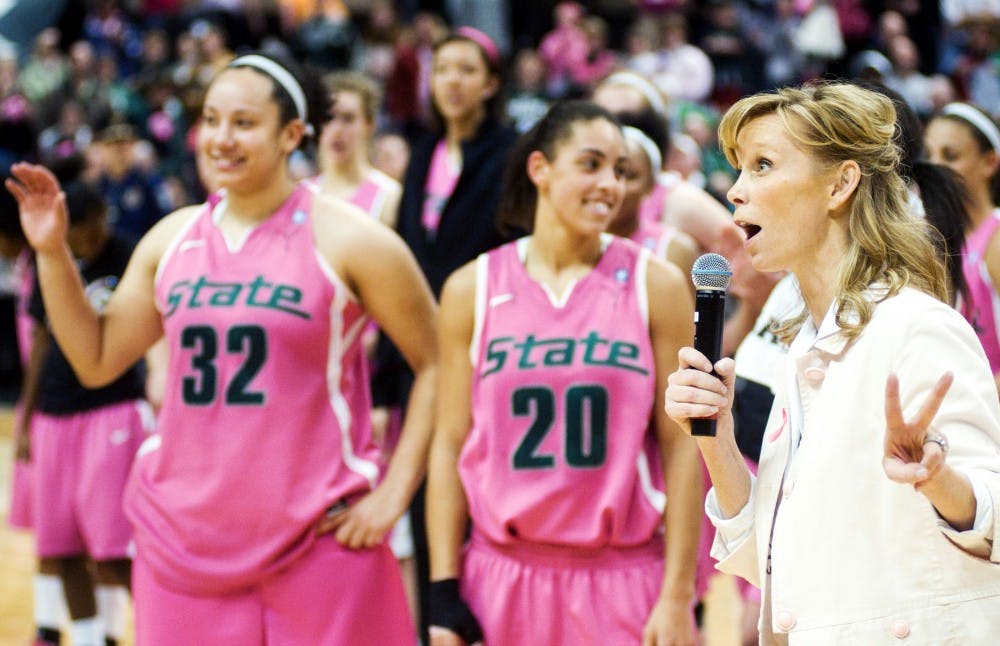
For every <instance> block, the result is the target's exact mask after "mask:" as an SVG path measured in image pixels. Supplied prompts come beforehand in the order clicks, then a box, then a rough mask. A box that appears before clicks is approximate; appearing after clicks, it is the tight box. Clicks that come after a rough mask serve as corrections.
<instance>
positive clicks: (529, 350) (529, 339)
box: [480, 331, 649, 377]
mask: <svg viewBox="0 0 1000 646" xmlns="http://www.w3.org/2000/svg"><path fill="white" fill-rule="evenodd" d="M508 358H509V359H510V360H511V361H512V362H513V364H514V365H515V366H516V367H517V369H518V370H531V369H532V368H538V367H539V366H546V367H552V366H568V365H572V364H573V362H574V360H577V359H579V361H580V363H582V364H583V365H586V366H607V367H609V368H620V369H622V370H631V371H633V372H638V373H639V374H642V375H647V374H649V371H648V370H646V368H645V367H643V365H642V363H641V362H640V360H639V359H640V357H639V346H638V345H636V344H635V343H629V342H628V341H615V340H614V339H606V338H604V337H602V336H601V335H599V334H598V333H597V332H593V331H592V332H590V333H589V334H587V335H586V336H585V337H583V338H581V339H571V338H566V337H556V338H552V339H540V338H538V337H536V336H535V335H534V334H529V335H528V336H526V337H524V339H522V340H518V339H515V338H514V337H511V336H502V337H497V338H495V339H492V340H490V342H489V343H488V344H487V346H486V357H485V364H486V365H485V369H484V370H483V373H482V375H480V377H488V376H489V375H492V374H494V373H496V372H500V371H501V370H503V369H504V367H505V366H506V365H507V360H508Z"/></svg>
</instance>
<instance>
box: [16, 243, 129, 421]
mask: <svg viewBox="0 0 1000 646" xmlns="http://www.w3.org/2000/svg"><path fill="white" fill-rule="evenodd" d="M131 255H132V245H131V243H129V242H127V241H126V240H125V239H124V238H122V237H120V236H118V235H117V234H112V236H111V237H110V238H109V239H108V242H107V244H106V245H105V246H104V249H103V250H102V251H101V253H100V254H99V255H98V256H97V258H95V259H94V260H93V261H92V262H89V263H86V264H81V266H80V274H81V275H82V277H83V283H84V287H85V290H86V294H87V299H88V300H89V301H90V304H91V306H92V307H93V308H94V309H96V310H97V311H101V310H102V309H103V308H104V305H105V304H106V303H107V302H108V298H110V297H111V293H112V292H113V291H114V289H115V287H117V286H118V281H119V280H120V279H121V276H122V274H123V273H124V272H125V266H126V265H127V264H128V260H129V257H130V256H131ZM29 312H30V313H31V316H32V317H33V318H34V319H35V320H36V321H38V322H39V323H40V324H42V325H45V324H46V322H47V320H46V315H45V305H44V303H43V302H42V294H41V291H40V290H39V287H38V282H37V279H36V281H35V289H34V293H32V295H31V303H30V305H29ZM49 340H50V341H51V346H50V347H51V350H50V352H49V354H48V356H47V357H46V359H45V363H44V364H43V365H42V374H41V380H40V383H39V393H38V403H37V406H36V410H38V411H39V412H42V413H48V414H50V415H69V414H71V413H79V412H83V411H87V410H92V409H94V408H100V407H102V406H109V405H111V404H117V403H119V402H123V401H128V400H132V399H139V398H142V397H143V396H144V393H145V388H144V379H145V369H144V367H143V365H142V362H139V363H137V364H136V365H134V366H132V367H131V368H129V369H128V370H127V371H125V373H124V374H122V376H120V377H119V378H118V379H116V380H115V381H113V382H111V383H110V384H108V385H106V386H102V387H100V388H86V387H84V386H83V384H81V383H80V380H79V379H77V377H76V373H74V372H73V368H72V367H71V366H70V364H69V361H67V360H66V356H65V355H63V353H62V350H60V349H59V345H58V344H57V343H56V341H55V338H54V337H52V334H51V332H50V333H49Z"/></svg>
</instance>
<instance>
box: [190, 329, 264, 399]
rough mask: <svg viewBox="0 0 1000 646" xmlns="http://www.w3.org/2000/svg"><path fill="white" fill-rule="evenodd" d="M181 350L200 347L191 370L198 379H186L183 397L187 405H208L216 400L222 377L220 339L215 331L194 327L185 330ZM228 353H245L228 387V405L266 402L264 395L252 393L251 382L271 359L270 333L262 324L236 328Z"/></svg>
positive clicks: (230, 334)
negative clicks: (269, 354)
mask: <svg viewBox="0 0 1000 646" xmlns="http://www.w3.org/2000/svg"><path fill="white" fill-rule="evenodd" d="M181 347H182V348H185V349H191V348H197V349H198V353H197V354H195V355H194V356H193V357H192V358H191V367H192V368H194V369H195V370H197V371H198V375H197V376H189V377H184V379H183V381H182V382H181V394H182V396H183V397H184V403H186V404H191V405H194V406H206V405H208V404H211V403H212V402H213V401H215V397H216V391H217V390H218V382H219V374H218V369H217V368H216V367H215V359H216V357H217V356H218V354H219V340H218V334H217V333H216V331H215V328H212V327H209V326H207V325H192V326H191V327H186V328H184V329H183V330H181ZM226 352H228V353H230V354H245V357H244V359H243V364H242V365H241V366H240V369H239V370H237V371H236V374H235V375H233V378H232V380H231V381H230V382H229V385H228V386H226V403H227V404H230V405H235V406H246V405H259V404H263V403H264V393H262V392H256V391H251V390H249V388H248V387H249V386H250V382H251V381H253V378H254V377H256V376H257V373H258V372H259V371H260V369H261V366H263V365H264V360H265V359H267V334H266V333H265V332H264V328H262V327H260V326H259V325H234V326H233V327H231V328H229V329H228V330H227V331H226Z"/></svg>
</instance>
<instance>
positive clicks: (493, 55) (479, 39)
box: [455, 27, 500, 65]
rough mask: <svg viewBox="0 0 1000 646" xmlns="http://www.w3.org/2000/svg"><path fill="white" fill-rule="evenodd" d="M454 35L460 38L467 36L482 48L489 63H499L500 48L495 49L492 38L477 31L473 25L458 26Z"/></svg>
mask: <svg viewBox="0 0 1000 646" xmlns="http://www.w3.org/2000/svg"><path fill="white" fill-rule="evenodd" d="M455 35H456V36H461V37H462V38H468V39H469V40H471V41H472V42H474V43H475V44H477V45H479V46H480V47H482V48H483V51H484V52H486V58H488V59H490V63H492V64H493V65H499V64H500V50H499V49H497V45H496V43H494V42H493V39H492V38H490V37H489V36H487V35H486V34H484V33H483V32H481V31H479V30H478V29H476V28H475V27H459V28H458V29H456V30H455Z"/></svg>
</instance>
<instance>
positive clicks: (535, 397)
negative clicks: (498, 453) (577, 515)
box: [511, 384, 608, 469]
mask: <svg viewBox="0 0 1000 646" xmlns="http://www.w3.org/2000/svg"><path fill="white" fill-rule="evenodd" d="M565 400H566V401H565V406H566V407H565V409H564V411H563V418H564V419H565V420H566V423H565V428H564V429H563V432H564V434H565V442H564V444H563V445H564V446H565V452H566V464H568V465H569V466H571V467H577V468H584V469H586V468H594V467H599V466H601V465H602V464H604V460H605V458H606V457H607V454H608V391H607V390H605V389H604V387H603V386H599V385H596V384H586V385H577V386H570V387H569V388H567V389H566V395H565ZM555 406H556V395H555V393H554V392H552V389H551V388H546V387H544V386H527V387H524V388H518V389H517V390H515V391H514V395H513V397H512V399H511V407H512V409H513V413H514V415H515V416H517V417H526V416H529V415H531V414H532V409H534V415H535V418H534V420H532V422H531V427H529V428H528V432H527V433H525V434H524V437H523V438H521V442H520V444H518V445H517V450H516V451H514V468H515V469H547V468H550V467H553V466H555V463H556V458H555V456H554V455H547V454H540V453H538V447H539V446H541V444H542V442H543V441H544V440H545V438H546V436H547V435H548V434H549V431H551V430H552V422H553V421H554V420H555Z"/></svg>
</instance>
